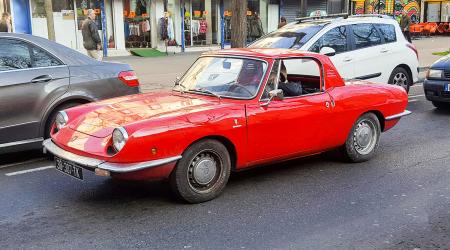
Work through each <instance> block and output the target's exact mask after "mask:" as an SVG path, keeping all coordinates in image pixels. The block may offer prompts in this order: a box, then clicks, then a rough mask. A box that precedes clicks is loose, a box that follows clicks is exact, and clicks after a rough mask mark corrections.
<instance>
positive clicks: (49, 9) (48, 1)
mask: <svg viewBox="0 0 450 250" xmlns="http://www.w3.org/2000/svg"><path fill="white" fill-rule="evenodd" d="M44 8H45V14H46V16H47V30H48V40H52V41H55V40H56V37H55V22H54V20H53V5H52V0H45V2H44Z"/></svg>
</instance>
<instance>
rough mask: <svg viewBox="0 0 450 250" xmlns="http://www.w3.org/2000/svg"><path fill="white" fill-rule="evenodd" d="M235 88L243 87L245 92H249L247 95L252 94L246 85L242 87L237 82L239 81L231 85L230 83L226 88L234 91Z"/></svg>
mask: <svg viewBox="0 0 450 250" xmlns="http://www.w3.org/2000/svg"><path fill="white" fill-rule="evenodd" d="M235 89H243V90H244V91H245V92H247V93H248V94H249V96H248V97H252V96H253V93H252V92H251V91H250V90H249V89H247V88H246V87H244V86H243V85H242V84H239V83H234V84H233V85H231V86H230V88H229V89H228V91H231V92H235V93H236V91H234V90H235Z"/></svg>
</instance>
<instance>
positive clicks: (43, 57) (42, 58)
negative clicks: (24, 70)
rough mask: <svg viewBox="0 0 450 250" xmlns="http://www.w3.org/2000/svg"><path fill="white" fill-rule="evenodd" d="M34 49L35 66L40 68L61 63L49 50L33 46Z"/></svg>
mask: <svg viewBox="0 0 450 250" xmlns="http://www.w3.org/2000/svg"><path fill="white" fill-rule="evenodd" d="M32 51H33V59H34V65H33V67H36V68H40V67H51V66H59V65H61V63H60V62H59V61H58V60H57V59H56V58H55V57H53V56H52V55H50V54H49V53H48V52H46V51H44V50H43V49H41V48H38V47H36V46H33V47H32Z"/></svg>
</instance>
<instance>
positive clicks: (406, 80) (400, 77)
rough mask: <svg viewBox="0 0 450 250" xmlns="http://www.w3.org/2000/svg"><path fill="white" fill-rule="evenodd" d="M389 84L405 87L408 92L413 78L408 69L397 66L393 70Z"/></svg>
mask: <svg viewBox="0 0 450 250" xmlns="http://www.w3.org/2000/svg"><path fill="white" fill-rule="evenodd" d="M389 84H392V85H397V86H400V87H403V88H404V89H405V90H406V92H407V93H408V92H409V87H410V86H411V85H412V79H411V76H410V75H409V73H408V71H406V69H404V68H402V67H397V68H395V69H394V70H393V71H392V74H391V76H390V77H389Z"/></svg>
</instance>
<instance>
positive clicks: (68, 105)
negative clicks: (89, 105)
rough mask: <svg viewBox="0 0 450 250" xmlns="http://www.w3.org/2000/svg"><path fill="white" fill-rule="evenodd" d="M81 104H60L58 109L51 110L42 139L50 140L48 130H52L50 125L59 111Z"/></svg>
mask: <svg viewBox="0 0 450 250" xmlns="http://www.w3.org/2000/svg"><path fill="white" fill-rule="evenodd" d="M81 104H82V103H80V102H69V103H65V104H62V105H60V106H59V107H57V108H56V109H55V110H53V112H52V114H51V115H50V116H49V117H48V119H47V122H46V123H45V131H44V133H45V134H44V138H45V139H48V138H50V132H51V131H50V130H51V129H52V125H53V123H54V122H55V119H56V115H57V114H58V112H59V111H61V110H65V109H68V108H73V107H75V106H78V105H81Z"/></svg>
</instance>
